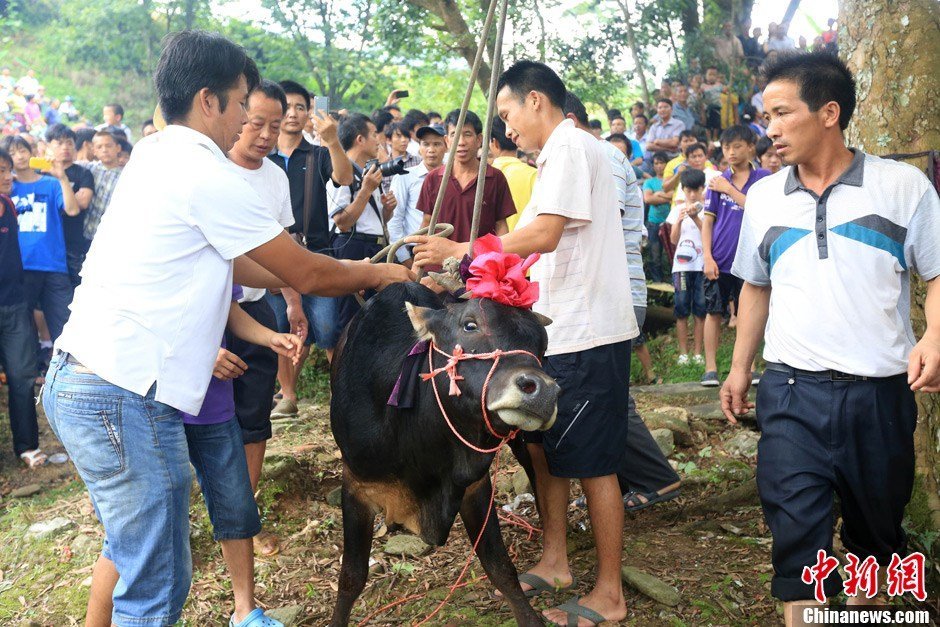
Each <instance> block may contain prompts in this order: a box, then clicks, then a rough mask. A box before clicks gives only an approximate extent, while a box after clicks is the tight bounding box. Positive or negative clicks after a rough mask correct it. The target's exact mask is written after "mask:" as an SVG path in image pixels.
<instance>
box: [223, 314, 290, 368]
mask: <svg viewBox="0 0 940 627" xmlns="http://www.w3.org/2000/svg"><path fill="white" fill-rule="evenodd" d="M226 326H227V328H228V330H229V331H231V332H232V334H233V335H235V337H237V338H239V339H241V340H244V341H246V342H248V343H250V344H255V345H257V346H266V347H268V348H270V349H272V350H273V351H275V352H276V353H278V354H279V355H283V356H284V357H290V358H291V359H292V360H293V362H294V363H295V364H296V363H297V361H298V358H299V356H300V349H301V346H302V345H303V340H302V339H300V338H298V337H296V336H294V335H290V334H287V333H278V332H276V331H274V330H273V329H269V328H268V327H266V326H264V325H263V324H261V323H260V322H258V321H257V320H255V319H254V318H252V317H251V316H249V315H248V314H247V313H246V312H245V310H244V309H242V308H241V306H240V305H239V304H238V303H234V302H233V303H232V307H231V309H229V313H228V323H227V324H226Z"/></svg>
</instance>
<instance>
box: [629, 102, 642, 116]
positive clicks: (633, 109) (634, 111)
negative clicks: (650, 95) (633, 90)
mask: <svg viewBox="0 0 940 627" xmlns="http://www.w3.org/2000/svg"><path fill="white" fill-rule="evenodd" d="M638 115H646V104H644V103H643V102H640V101H639V100H637V101H636V102H634V103H633V104H632V105H631V106H630V117H631V118H635V117H636V116H638Z"/></svg>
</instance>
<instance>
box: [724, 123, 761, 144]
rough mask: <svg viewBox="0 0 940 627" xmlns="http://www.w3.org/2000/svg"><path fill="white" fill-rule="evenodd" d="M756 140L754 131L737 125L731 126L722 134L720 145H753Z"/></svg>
mask: <svg viewBox="0 0 940 627" xmlns="http://www.w3.org/2000/svg"><path fill="white" fill-rule="evenodd" d="M754 139H755V137H754V131H752V130H751V129H750V128H749V127H747V126H742V125H740V124H735V125H734V126H729V127H728V128H726V129H725V130H723V131H722V132H721V137H720V138H719V143H720V144H721V145H722V146H724V145H725V144H730V143H731V142H736V141H742V142H744V143H745V144H751V145H753V144H754Z"/></svg>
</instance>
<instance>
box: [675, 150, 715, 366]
mask: <svg viewBox="0 0 940 627" xmlns="http://www.w3.org/2000/svg"><path fill="white" fill-rule="evenodd" d="M702 154H703V155H704V150H703V151H702ZM679 189H681V190H682V200H681V201H680V202H678V203H676V204H675V205H673V208H672V211H671V212H670V213H669V217H667V218H666V222H668V223H669V224H671V225H672V230H671V239H672V243H673V245H675V247H676V254H675V256H674V257H673V262H672V282H673V286H674V287H675V288H676V295H675V315H676V335H677V337H678V340H679V358H678V363H679V364H680V365H681V364H687V363H689V361H694V362H695V363H696V364H701V363H704V361H705V360H704V358H703V357H702V339H703V337H704V328H705V278H704V274H703V269H704V267H705V260H704V257H703V256H702V233H701V228H702V221H701V217H700V214H701V210H702V208H703V206H704V205H703V203H702V201H703V199H704V195H705V173H704V172H702V171H701V170H699V169H696V168H687V169H685V170H683V171H682V174H681V175H680V177H679ZM690 313H691V314H692V316H693V317H694V318H695V323H694V324H695V326H694V331H693V349H694V351H695V353H694V356H692V357H690V356H689V344H688V336H689V323H688V320H687V319H688V317H689V314H690Z"/></svg>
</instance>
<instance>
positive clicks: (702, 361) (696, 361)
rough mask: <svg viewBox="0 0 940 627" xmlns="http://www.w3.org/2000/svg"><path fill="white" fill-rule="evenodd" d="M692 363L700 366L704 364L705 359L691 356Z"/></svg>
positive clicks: (699, 356)
mask: <svg viewBox="0 0 940 627" xmlns="http://www.w3.org/2000/svg"><path fill="white" fill-rule="evenodd" d="M692 363H695V364H698V365H700V366H701V365H702V364H704V363H705V357H704V355H693V356H692Z"/></svg>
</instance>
